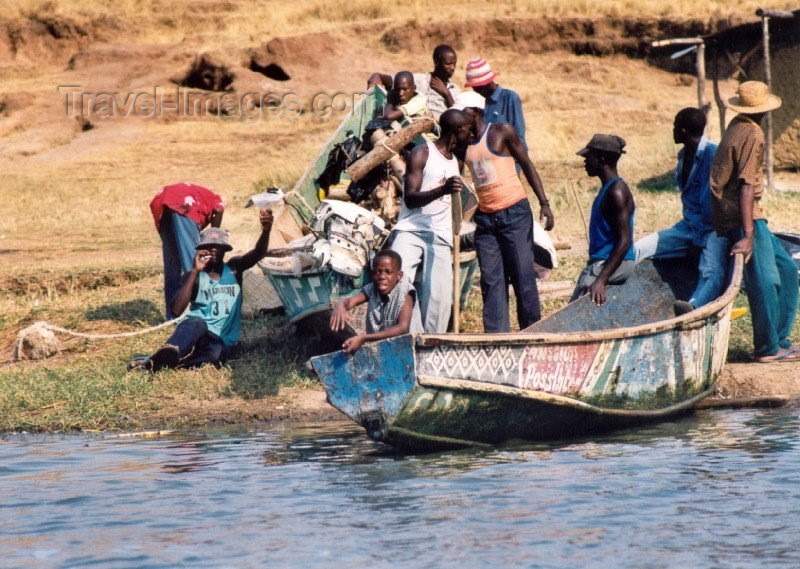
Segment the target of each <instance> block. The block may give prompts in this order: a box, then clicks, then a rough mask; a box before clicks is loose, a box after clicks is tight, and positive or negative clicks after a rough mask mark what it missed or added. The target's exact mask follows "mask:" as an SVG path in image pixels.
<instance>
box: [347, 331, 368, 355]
mask: <svg viewBox="0 0 800 569" xmlns="http://www.w3.org/2000/svg"><path fill="white" fill-rule="evenodd" d="M365 341H366V338H365V336H364V334H359V335H358V336H353V337H352V338H348V339H347V340H345V341H344V344H342V351H343V352H344V353H345V354H352V353H353V352H355V351H356V350H358V349H359V348H360V347H361V346H363V345H364V342H365Z"/></svg>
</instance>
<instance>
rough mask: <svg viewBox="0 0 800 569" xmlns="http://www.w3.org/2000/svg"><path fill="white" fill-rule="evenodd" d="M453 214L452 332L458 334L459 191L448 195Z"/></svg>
mask: <svg viewBox="0 0 800 569" xmlns="http://www.w3.org/2000/svg"><path fill="white" fill-rule="evenodd" d="M450 200H451V204H450V211H451V213H452V216H453V332H455V333H456V334H458V332H459V324H460V322H459V321H460V320H461V220H462V217H463V214H462V211H461V193H460V192H459V193H457V194H451V195H450Z"/></svg>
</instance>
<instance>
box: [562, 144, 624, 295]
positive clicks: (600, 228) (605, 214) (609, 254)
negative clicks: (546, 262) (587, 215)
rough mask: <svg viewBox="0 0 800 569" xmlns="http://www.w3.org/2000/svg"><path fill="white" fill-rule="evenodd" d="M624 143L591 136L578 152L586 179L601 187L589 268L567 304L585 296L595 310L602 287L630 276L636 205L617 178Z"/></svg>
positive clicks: (595, 206) (592, 228) (592, 224)
mask: <svg viewBox="0 0 800 569" xmlns="http://www.w3.org/2000/svg"><path fill="white" fill-rule="evenodd" d="M624 153H625V141H624V140H622V139H621V138H620V137H619V136H616V135H613V134H595V135H594V136H593V137H592V139H591V140H590V141H589V143H588V144H587V145H586V146H585V147H584V148H582V149H581V150H579V151H578V153H577V154H578V156H583V159H584V168H585V169H586V173H587V174H588V175H589V176H597V177H598V178H599V179H600V182H601V183H602V186H601V188H600V191H599V192H598V193H597V197H596V198H595V199H594V203H593V204H592V215H591V219H590V221H589V264H588V265H587V266H586V268H585V269H583V272H582V273H581V274H580V276H579V277H578V284H577V286H576V287H575V291H574V292H573V293H572V298H571V299H570V302H572V301H574V300H577V299H578V298H579V297H581V296H583V295H584V294H586V293H589V294H590V295H591V297H592V301H593V302H594V303H595V304H596V305H597V306H603V305H604V304H605V302H606V285H608V284H613V285H616V284H622V283H624V282H625V281H626V280H628V277H630V276H631V274H633V270H634V269H635V268H636V257H635V255H634V251H633V216H634V210H635V209H636V205H635V204H634V200H633V194H632V193H631V190H630V188H629V187H628V184H626V183H625V182H624V181H623V180H622V178H620V177H619V174H617V162H618V161H619V159H620V156H622V155H623V154H624Z"/></svg>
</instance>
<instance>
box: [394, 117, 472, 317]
mask: <svg viewBox="0 0 800 569" xmlns="http://www.w3.org/2000/svg"><path fill="white" fill-rule="evenodd" d="M439 125H440V127H441V132H442V134H441V136H440V137H439V139H438V140H437V141H436V142H430V141H426V143H425V144H421V145H419V146H417V147H416V148H414V150H412V151H411V154H410V156H409V158H408V164H407V166H406V175H405V179H404V189H403V200H402V204H401V208H400V216H399V217H398V220H397V224H395V226H394V230H393V231H392V238H391V243H392V244H391V248H392V249H393V250H394V251H397V253H399V254H400V256H401V257H402V259H403V272H404V273H405V274H406V275H407V276H408V278H409V279H410V280H411V281H412V282H413V283H414V286H415V288H416V289H417V292H418V294H419V304H420V310H421V311H422V325H423V328H424V330H425V332H428V333H439V332H446V331H447V323H448V322H449V320H450V310H451V309H452V305H453V259H452V247H453V221H452V214H451V212H450V201H451V198H450V196H451V195H452V194H458V193H459V192H460V191H461V177H460V175H459V172H460V169H459V164H458V160H457V159H456V157H455V156H454V155H453V149H454V148H455V147H456V146H463V145H465V144H466V142H467V140H468V139H469V126H470V125H469V121H468V119H467V117H466V116H465V115H464V113H462V112H461V111H456V110H452V109H451V110H448V111H446V112H444V113H443V114H442V116H441V118H440V119H439Z"/></svg>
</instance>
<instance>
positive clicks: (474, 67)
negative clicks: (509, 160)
mask: <svg viewBox="0 0 800 569" xmlns="http://www.w3.org/2000/svg"><path fill="white" fill-rule="evenodd" d="M495 77H497V73H495V72H494V71H492V68H491V67H490V66H489V64H488V63H487V62H486V60H485V59H473V60H472V61H470V62H469V63H468V64H467V83H466V86H467V87H472V88H473V89H474V90H475V92H476V93H478V94H479V95H481V96H482V97H484V98H485V99H486V106H485V107H484V110H483V120H484V121H486V122H487V123H508V124H510V125H511V126H513V127H514V130H515V131H517V136H519V139H520V140H521V141H522V145H523V146H524V147H525V151H526V152H527V150H528V144H527V143H526V142H525V117H524V116H523V115H522V101H521V100H520V98H519V95H517V93H516V92H515V91H512V90H511V89H507V88H505V87H501V86H500V85H498V84H497V83H495V82H494V79H495Z"/></svg>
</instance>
